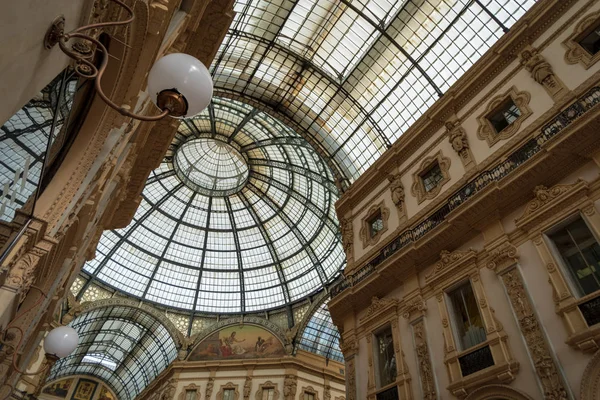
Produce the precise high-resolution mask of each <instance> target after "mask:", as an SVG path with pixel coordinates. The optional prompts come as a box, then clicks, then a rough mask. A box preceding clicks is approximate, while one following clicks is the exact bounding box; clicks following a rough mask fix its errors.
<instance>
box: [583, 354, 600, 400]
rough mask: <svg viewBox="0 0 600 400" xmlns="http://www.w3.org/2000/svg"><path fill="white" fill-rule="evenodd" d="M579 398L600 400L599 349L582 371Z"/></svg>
mask: <svg viewBox="0 0 600 400" xmlns="http://www.w3.org/2000/svg"><path fill="white" fill-rule="evenodd" d="M580 396H581V399H580V400H600V350H598V351H597V352H596V353H595V354H594V356H593V357H592V359H591V360H590V362H589V363H588V365H587V366H586V367H585V370H584V371H583V379H582V380H581V394H580Z"/></svg>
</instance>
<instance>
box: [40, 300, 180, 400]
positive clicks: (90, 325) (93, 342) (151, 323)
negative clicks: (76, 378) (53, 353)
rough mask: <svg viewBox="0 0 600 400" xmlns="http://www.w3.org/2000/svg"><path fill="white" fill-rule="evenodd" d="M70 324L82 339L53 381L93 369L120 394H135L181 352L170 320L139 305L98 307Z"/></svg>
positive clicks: (52, 376)
mask: <svg viewBox="0 0 600 400" xmlns="http://www.w3.org/2000/svg"><path fill="white" fill-rule="evenodd" d="M69 325H70V326H71V327H73V328H74V329H75V330H76V331H77V333H78V334H79V344H78V346H77V348H76V349H75V351H74V352H73V353H72V354H71V355H69V356H68V357H65V358H62V359H60V360H58V361H57V362H56V364H55V365H54V367H53V368H52V370H51V372H50V375H49V377H48V380H47V381H53V380H56V379H59V378H61V377H65V376H70V375H91V376H95V377H97V378H100V379H102V380H103V381H104V382H106V383H107V384H108V385H109V386H110V387H111V388H112V389H113V390H114V391H115V394H116V395H117V397H118V398H119V399H123V400H133V399H134V398H135V397H136V396H137V395H138V394H139V393H140V392H141V391H142V390H144V388H145V387H146V386H148V385H149V384H150V383H151V382H152V381H153V380H154V378H156V376H158V374H160V373H161V372H162V371H163V370H164V369H165V368H167V366H168V365H169V364H170V363H171V361H173V360H174V359H175V358H176V356H177V349H176V345H175V341H174V340H173V338H172V337H171V336H170V334H169V332H168V330H167V329H166V328H165V327H164V325H162V324H161V323H160V321H158V320H156V319H155V318H154V317H152V316H150V315H149V314H147V313H145V312H143V311H142V310H140V309H137V308H132V307H124V306H116V307H104V308H98V309H95V310H91V311H89V312H86V313H84V314H82V315H80V316H78V317H77V318H75V319H74V320H73V321H72V322H71V323H70V324H69Z"/></svg>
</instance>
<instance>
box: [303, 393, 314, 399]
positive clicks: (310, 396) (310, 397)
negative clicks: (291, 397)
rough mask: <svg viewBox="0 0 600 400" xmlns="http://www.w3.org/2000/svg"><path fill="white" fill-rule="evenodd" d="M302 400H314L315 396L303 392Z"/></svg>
mask: <svg viewBox="0 0 600 400" xmlns="http://www.w3.org/2000/svg"><path fill="white" fill-rule="evenodd" d="M304 400H315V395H314V394H313V393H308V392H304Z"/></svg>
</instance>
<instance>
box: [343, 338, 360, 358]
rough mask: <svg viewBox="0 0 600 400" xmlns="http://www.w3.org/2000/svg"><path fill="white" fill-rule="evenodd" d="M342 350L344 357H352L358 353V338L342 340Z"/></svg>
mask: <svg viewBox="0 0 600 400" xmlns="http://www.w3.org/2000/svg"><path fill="white" fill-rule="evenodd" d="M340 351H341V352H342V354H343V355H344V358H350V357H353V356H355V355H356V354H358V342H357V340H356V339H347V340H344V341H341V340H340Z"/></svg>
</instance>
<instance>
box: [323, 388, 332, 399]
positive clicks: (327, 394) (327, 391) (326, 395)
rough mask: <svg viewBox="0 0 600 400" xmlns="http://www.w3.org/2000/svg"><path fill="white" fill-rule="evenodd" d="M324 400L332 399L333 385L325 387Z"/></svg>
mask: <svg viewBox="0 0 600 400" xmlns="http://www.w3.org/2000/svg"><path fill="white" fill-rule="evenodd" d="M323 400H331V386H329V385H325V386H324V387H323Z"/></svg>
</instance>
